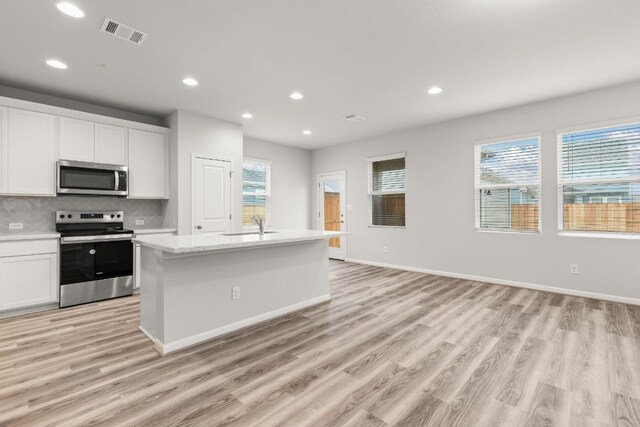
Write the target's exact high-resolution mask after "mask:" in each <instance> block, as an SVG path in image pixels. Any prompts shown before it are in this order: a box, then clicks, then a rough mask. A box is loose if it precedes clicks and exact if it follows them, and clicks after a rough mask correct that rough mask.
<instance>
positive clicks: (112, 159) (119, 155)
mask: <svg viewBox="0 0 640 427" xmlns="http://www.w3.org/2000/svg"><path fill="white" fill-rule="evenodd" d="M95 161H96V163H110V164H113V165H126V164H127V129H126V128H123V127H121V126H112V125H105V124H102V123H96V124H95Z"/></svg>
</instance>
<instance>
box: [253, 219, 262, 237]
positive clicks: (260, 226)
mask: <svg viewBox="0 0 640 427" xmlns="http://www.w3.org/2000/svg"><path fill="white" fill-rule="evenodd" d="M251 219H252V220H254V221H255V222H256V224H258V228H259V229H260V235H261V236H262V235H264V219H262V217H261V216H260V215H254V216H253V217H252V218H251Z"/></svg>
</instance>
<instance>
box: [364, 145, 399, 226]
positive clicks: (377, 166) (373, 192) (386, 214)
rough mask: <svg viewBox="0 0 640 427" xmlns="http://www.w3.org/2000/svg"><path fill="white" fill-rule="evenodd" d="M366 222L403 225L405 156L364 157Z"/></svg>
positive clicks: (374, 224)
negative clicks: (366, 164)
mask: <svg viewBox="0 0 640 427" xmlns="http://www.w3.org/2000/svg"><path fill="white" fill-rule="evenodd" d="M368 165H369V225H373V226H383V227H384V226H386V227H404V226H405V224H406V220H405V191H406V168H405V155H404V153H402V154H395V155H391V156H385V157H384V158H372V159H368Z"/></svg>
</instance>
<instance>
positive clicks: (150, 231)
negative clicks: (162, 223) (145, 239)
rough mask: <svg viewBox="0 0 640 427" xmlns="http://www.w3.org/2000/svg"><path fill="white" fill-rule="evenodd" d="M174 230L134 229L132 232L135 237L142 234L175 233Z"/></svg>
mask: <svg viewBox="0 0 640 427" xmlns="http://www.w3.org/2000/svg"><path fill="white" fill-rule="evenodd" d="M176 231H177V230H176V229H175V228H134V229H133V232H134V233H135V234H136V235H142V234H161V233H175V232H176Z"/></svg>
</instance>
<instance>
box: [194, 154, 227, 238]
mask: <svg viewBox="0 0 640 427" xmlns="http://www.w3.org/2000/svg"><path fill="white" fill-rule="evenodd" d="M191 165H192V167H191V174H192V176H191V183H192V184H191V185H192V189H193V190H192V194H191V209H192V220H193V222H192V229H191V233H192V234H202V233H214V232H221V233H225V232H226V233H228V232H230V231H231V162H230V161H228V160H222V159H213V158H207V157H202V156H196V155H193V156H192V158H191Z"/></svg>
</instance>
